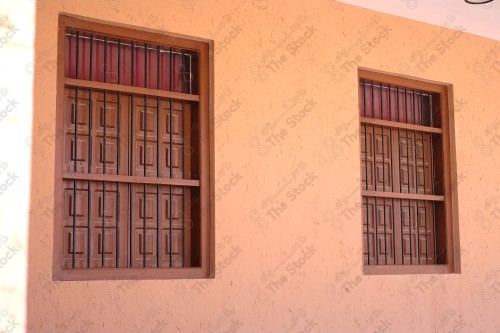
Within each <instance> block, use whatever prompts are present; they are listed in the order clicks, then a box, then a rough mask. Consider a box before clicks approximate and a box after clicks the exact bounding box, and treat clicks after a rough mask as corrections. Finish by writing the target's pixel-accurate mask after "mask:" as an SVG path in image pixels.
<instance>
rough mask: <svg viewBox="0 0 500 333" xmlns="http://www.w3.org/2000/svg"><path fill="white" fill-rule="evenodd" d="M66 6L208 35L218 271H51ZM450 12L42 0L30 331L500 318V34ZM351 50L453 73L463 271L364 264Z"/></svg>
mask: <svg viewBox="0 0 500 333" xmlns="http://www.w3.org/2000/svg"><path fill="white" fill-rule="evenodd" d="M58 12H67V13H74V14H78V15H83V16H88V17H93V18H98V19H104V20H108V21H110V22H120V23H127V24H133V25H137V26H144V27H151V28H156V29H161V30H164V31H173V32H177V33H182V34H187V35H193V36H199V37H205V38H210V39H214V40H215V42H216V49H215V53H216V55H215V95H216V102H215V175H216V177H215V179H216V184H215V188H216V193H215V194H216V197H217V200H216V203H215V216H216V239H217V245H216V278H215V279H213V280H170V281H169V280H166V281H97V282H52V281H51V271H50V270H51V263H52V261H51V256H52V244H53V229H52V226H53V221H52V219H51V216H52V212H51V210H52V209H53V201H52V199H51V195H52V194H53V190H54V189H53V176H54V164H53V160H54V139H53V138H54V121H53V120H54V115H55V108H56V105H55V101H56V99H55V96H56V91H55V87H56V73H55V64H56V61H57V59H56V45H55V38H56V32H57V14H58ZM452 14H453V13H451V12H450V15H449V16H448V17H443V25H444V24H446V25H448V26H449V27H450V28H451V29H445V28H443V27H438V26H431V25H427V24H423V23H418V22H414V21H410V20H407V19H402V18H398V17H393V16H389V15H383V14H379V13H376V12H372V11H369V10H364V9H360V8H357V7H353V6H349V5H342V4H341V3H338V2H334V1H326V0H319V1H317V2H315V3H314V5H312V4H308V3H307V2H301V1H300V2H299V1H288V2H285V1H282V2H278V1H275V2H270V1H262V0H260V1H245V2H233V1H229V0H221V1H217V2H208V1H207V2H202V1H194V0H176V1H169V2H168V4H167V5H166V4H165V3H164V2H163V1H147V2H146V1H143V2H140V3H139V4H138V3H137V2H136V1H130V0H106V1H98V0H88V1H71V2H66V1H42V2H39V6H38V8H37V21H36V35H35V38H36V39H35V53H36V63H35V66H36V72H35V94H34V97H35V104H34V105H35V109H34V119H33V121H34V125H33V127H34V132H33V138H34V139H33V140H34V142H33V146H35V145H36V146H39V147H43V152H44V153H43V154H33V157H32V170H33V174H32V189H31V208H32V209H33V214H32V222H34V221H41V222H43V226H41V225H42V224H40V225H37V226H35V223H30V234H29V235H30V241H29V245H30V249H29V271H28V273H29V275H28V283H29V286H30V289H29V294H28V297H27V303H28V314H27V316H28V317H27V321H28V323H27V326H28V329H29V331H32V332H63V331H64V332H67V331H69V332H126V331H134V332H135V331H137V332H162V331H179V332H236V331H238V332H302V331H314V332H355V331H378V332H383V331H387V332H392V331H394V332H396V331H403V332H431V331H436V332H437V331H450V330H453V329H455V331H460V330H461V331H463V332H468V331H470V332H472V331H474V332H495V331H498V330H500V319H499V317H498V307H499V302H500V301H499V298H498V295H499V293H500V274H499V273H500V261H499V259H498V256H497V253H498V251H499V250H500V245H499V242H498V239H499V237H500V231H499V230H498V228H495V226H496V225H497V223H498V217H499V215H500V213H499V212H500V200H499V199H500V193H499V190H498V189H499V186H500V179H499V177H498V172H497V171H498V170H497V165H498V164H499V163H500V154H499V150H500V136H499V135H500V129H499V125H500V118H499V116H498V109H499V108H500V103H499V100H498V96H497V95H498V91H499V87H500V63H499V59H500V56H499V50H500V45H499V43H498V42H495V41H493V40H488V39H484V38H480V37H476V36H473V35H469V34H467V33H466V31H467V27H466V26H463V25H462V24H461V22H460V19H459V18H457V17H454V16H453V15H452ZM464 31H465V32H464ZM357 66H362V67H367V68H373V69H379V70H384V71H388V72H393V73H400V74H404V75H408V77H409V79H411V78H412V77H413V76H417V77H420V78H425V79H431V80H437V81H441V82H446V83H451V84H453V87H454V98H455V101H454V112H455V132H456V149H457V166H456V167H457V174H458V178H457V179H455V180H454V181H455V182H456V184H457V187H458V203H459V230H460V243H461V246H462V248H461V263H462V264H461V265H462V266H461V270H462V272H461V274H452V275H419V276H412V275H403V276H363V275H362V272H361V261H360V258H361V251H362V250H361V246H362V243H361V228H360V227H361V213H360V210H359V201H360V194H359V179H358V178H359V170H360V158H359V144H358V134H357V133H358V132H359V124H358V120H357V117H358V102H357V94H358V90H357ZM307 105H310V109H311V111H309V112H304V111H303V110H305V109H306V106H307ZM232 106H233V107H232ZM232 177H237V178H238V179H239V180H238V181H237V182H236V183H235V184H233V185H231V186H230V185H228V184H231V183H230V181H231V178H232ZM306 179H310V182H311V183H312V184H311V185H309V186H306V187H305V188H304V187H300V185H301V184H303V183H304V182H305V180H306ZM233 183H234V182H233ZM294 189H296V192H295V193H296V194H295V196H293V195H292V194H291V193H293V191H294ZM301 189H303V190H301ZM291 191H292V192H291ZM41 222H40V223H41Z"/></svg>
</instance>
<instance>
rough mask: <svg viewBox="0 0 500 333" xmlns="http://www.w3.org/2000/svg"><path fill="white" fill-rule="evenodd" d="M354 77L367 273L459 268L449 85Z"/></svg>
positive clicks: (367, 74)
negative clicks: (357, 98) (452, 180)
mask: <svg viewBox="0 0 500 333" xmlns="http://www.w3.org/2000/svg"><path fill="white" fill-rule="evenodd" d="M359 76H360V79H359V110H360V148H361V149H360V152H361V177H360V179H361V196H362V205H361V207H362V219H363V260H364V266H363V267H364V268H363V269H364V272H365V273H367V274H399V273H445V272H453V271H456V265H457V262H458V260H457V258H456V257H455V253H456V254H458V251H455V250H454V249H455V246H456V245H457V243H458V241H457V237H456V232H457V231H458V230H457V225H456V217H457V214H456V198H455V197H454V196H455V195H456V193H454V192H456V190H455V189H453V188H452V183H451V179H452V177H451V175H452V173H453V174H455V171H454V170H453V168H452V165H454V163H452V162H451V156H452V155H451V150H452V143H453V135H452V134H450V133H451V130H450V120H449V118H450V114H451V113H450V112H449V110H448V94H449V93H450V91H449V88H448V87H447V86H446V85H441V84H436V83H429V82H420V81H410V80H407V79H403V78H400V77H396V76H391V75H388V74H383V73H379V72H372V71H368V70H362V69H360V70H359Z"/></svg>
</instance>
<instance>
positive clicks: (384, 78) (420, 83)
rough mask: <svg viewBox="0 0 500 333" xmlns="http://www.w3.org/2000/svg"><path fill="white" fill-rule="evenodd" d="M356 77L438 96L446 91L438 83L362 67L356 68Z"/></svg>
mask: <svg viewBox="0 0 500 333" xmlns="http://www.w3.org/2000/svg"><path fill="white" fill-rule="evenodd" d="M358 76H359V78H362V79H366V80H372V81H376V82H384V83H390V84H394V85H398V86H401V87H406V88H412V89H418V90H423V91H430V92H436V93H440V94H441V93H444V92H445V89H446V85H445V84H443V83H440V82H436V81H431V80H425V79H420V78H411V79H409V78H408V77H406V76H403V75H398V74H393V73H387V72H383V71H377V70H373V69H367V68H363V67H359V68H358Z"/></svg>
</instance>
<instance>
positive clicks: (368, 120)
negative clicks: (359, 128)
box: [359, 117, 443, 134]
mask: <svg viewBox="0 0 500 333" xmlns="http://www.w3.org/2000/svg"><path fill="white" fill-rule="evenodd" d="M359 121H360V122H361V123H362V124H372V125H379V126H385V127H391V128H396V129H397V128H401V129H409V130H414V131H420V132H426V133H438V134H441V133H442V132H443V130H442V129H441V128H436V127H429V126H420V125H414V124H405V123H400V122H397V121H389V120H381V119H373V118H365V117H359Z"/></svg>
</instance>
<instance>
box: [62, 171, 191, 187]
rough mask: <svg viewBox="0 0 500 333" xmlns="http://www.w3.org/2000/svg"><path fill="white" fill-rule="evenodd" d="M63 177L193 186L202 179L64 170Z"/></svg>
mask: <svg viewBox="0 0 500 333" xmlns="http://www.w3.org/2000/svg"><path fill="white" fill-rule="evenodd" d="M63 179H69V180H90V181H104V182H118V183H133V184H152V185H172V186H193V187H199V186H200V181H199V180H197V179H175V178H156V177H142V176H124V175H113V174H88V173H75V172H64V173H63Z"/></svg>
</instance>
